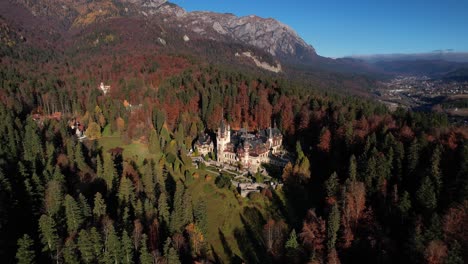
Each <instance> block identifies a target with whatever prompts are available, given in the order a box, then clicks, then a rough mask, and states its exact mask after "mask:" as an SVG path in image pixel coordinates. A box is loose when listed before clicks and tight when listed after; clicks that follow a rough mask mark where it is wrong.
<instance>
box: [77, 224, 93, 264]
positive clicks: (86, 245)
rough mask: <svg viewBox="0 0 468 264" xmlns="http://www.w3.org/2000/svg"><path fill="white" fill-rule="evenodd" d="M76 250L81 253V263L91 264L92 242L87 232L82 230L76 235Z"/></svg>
mask: <svg viewBox="0 0 468 264" xmlns="http://www.w3.org/2000/svg"><path fill="white" fill-rule="evenodd" d="M78 250H79V251H80V253H81V259H82V260H83V262H85V263H92V262H93V261H94V260H95V256H94V246H93V241H92V240H91V237H90V235H89V233H88V231H86V230H84V229H82V230H81V231H80V233H79V235H78Z"/></svg>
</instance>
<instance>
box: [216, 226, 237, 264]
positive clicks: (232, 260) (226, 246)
mask: <svg viewBox="0 0 468 264" xmlns="http://www.w3.org/2000/svg"><path fill="white" fill-rule="evenodd" d="M218 234H219V239H220V240H221V244H222V246H223V249H224V254H226V256H227V257H228V258H229V263H234V264H240V263H243V261H242V259H241V258H240V257H239V256H237V255H234V253H233V252H232V250H231V248H230V247H229V244H228V242H227V240H226V237H225V236H224V233H223V231H221V229H218Z"/></svg>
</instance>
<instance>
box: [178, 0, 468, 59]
mask: <svg viewBox="0 0 468 264" xmlns="http://www.w3.org/2000/svg"><path fill="white" fill-rule="evenodd" d="M169 1H170V2H172V3H175V4H178V5H179V6H181V7H182V8H184V9H186V10H187V11H194V10H198V11H200V10H202V11H214V12H221V13H233V14H235V15H238V16H245V15H251V14H255V15H258V16H261V17H272V18H275V19H277V20H279V21H281V22H283V23H285V24H288V25H289V26H291V27H292V28H293V29H294V30H296V32H297V33H299V35H300V36H301V37H302V38H303V39H304V40H305V41H306V42H307V43H309V44H310V45H312V46H313V47H314V48H315V49H316V51H317V53H318V54H319V55H322V56H327V57H334V58H336V57H344V56H351V55H370V54H391V53H422V52H431V51H434V50H447V49H453V50H454V51H459V52H466V51H468V0H439V1H435V0H425V1H421V0H341V1H338V0H322V1H317V0H290V1H284V0H283V1H279V0H169Z"/></svg>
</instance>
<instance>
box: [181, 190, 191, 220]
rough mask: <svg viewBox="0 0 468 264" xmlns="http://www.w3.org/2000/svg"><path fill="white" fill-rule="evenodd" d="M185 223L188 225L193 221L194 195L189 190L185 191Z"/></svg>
mask: <svg viewBox="0 0 468 264" xmlns="http://www.w3.org/2000/svg"><path fill="white" fill-rule="evenodd" d="M182 210H183V225H184V226H185V225H187V224H189V223H192V222H193V205H192V196H191V195H190V193H189V192H185V193H184V199H183V209H182Z"/></svg>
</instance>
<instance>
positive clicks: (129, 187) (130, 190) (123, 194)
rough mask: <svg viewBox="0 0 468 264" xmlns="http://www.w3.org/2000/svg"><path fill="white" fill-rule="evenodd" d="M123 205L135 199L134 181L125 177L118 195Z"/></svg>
mask: <svg viewBox="0 0 468 264" xmlns="http://www.w3.org/2000/svg"><path fill="white" fill-rule="evenodd" d="M117 196H118V197H119V201H120V202H121V203H124V204H125V203H127V204H129V203H130V202H131V200H132V198H133V197H134V187H133V183H132V181H131V180H130V179H129V178H128V177H125V176H123V177H122V179H121V180H120V186H119V192H118V194H117Z"/></svg>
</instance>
